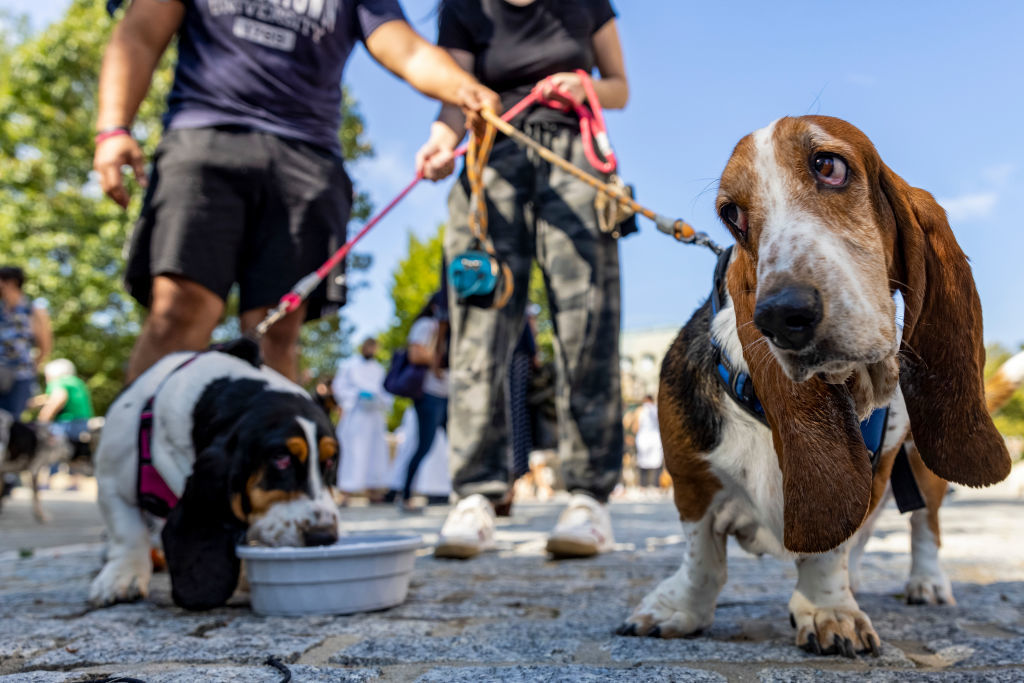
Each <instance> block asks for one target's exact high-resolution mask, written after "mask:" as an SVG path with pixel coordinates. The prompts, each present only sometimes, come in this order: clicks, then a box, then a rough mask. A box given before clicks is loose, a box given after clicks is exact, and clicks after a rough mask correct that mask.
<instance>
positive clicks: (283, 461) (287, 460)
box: [274, 455, 292, 470]
mask: <svg viewBox="0 0 1024 683" xmlns="http://www.w3.org/2000/svg"><path fill="white" fill-rule="evenodd" d="M291 466H292V456H290V455H279V456H278V457H276V458H274V467H276V468H277V469H279V470H286V469H288V468H289V467H291Z"/></svg>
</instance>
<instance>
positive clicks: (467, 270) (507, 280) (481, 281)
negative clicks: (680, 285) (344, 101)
mask: <svg viewBox="0 0 1024 683" xmlns="http://www.w3.org/2000/svg"><path fill="white" fill-rule="evenodd" d="M576 73H577V74H578V75H579V76H580V80H581V82H582V85H583V89H584V93H585V94H586V99H587V104H589V107H588V106H587V105H586V104H584V103H583V102H579V101H578V100H576V99H575V98H574V97H573V96H572V94H571V93H569V92H568V91H566V90H565V89H564V88H561V87H559V86H558V84H557V83H554V82H553V81H552V80H551V79H550V77H549V78H548V79H545V81H544V83H543V84H538V85H537V86H535V87H534V89H533V90H532V91H530V94H529V95H527V96H526V97H524V98H523V99H522V100H520V101H519V102H517V103H516V104H515V105H513V106H512V107H511V108H510V109H509V110H508V111H506V112H505V113H504V114H503V115H502V116H501V117H498V116H497V115H496V114H495V113H494V112H493V111H491V110H488V109H485V110H483V111H482V112H481V114H482V116H483V118H484V120H485V121H486V122H487V123H488V126H487V132H485V133H484V136H483V137H484V140H482V141H476V142H474V137H475V136H474V135H471V136H470V140H469V142H468V143H467V144H465V145H463V146H462V147H460V148H458V149H457V150H455V157H456V158H457V157H459V156H462V155H463V154H466V155H467V160H466V168H467V175H469V170H470V167H471V166H475V167H476V168H475V169H474V170H473V173H474V175H475V177H476V183H477V186H476V189H477V192H476V193H474V192H473V179H472V178H470V189H471V192H470V194H471V201H472V203H473V208H472V210H471V213H470V221H471V225H470V227H471V229H473V225H472V221H473V220H474V218H473V214H476V218H475V220H476V228H475V229H474V237H475V239H476V240H478V241H479V242H480V247H481V249H478V250H471V251H469V252H464V253H462V254H459V255H458V256H457V257H456V258H454V259H453V266H454V264H455V263H458V264H459V266H458V268H457V269H455V270H452V267H451V266H450V267H449V276H450V277H451V278H452V280H453V286H454V281H455V279H456V277H458V278H460V281H465V282H467V283H471V284H467V288H466V290H465V292H464V293H465V294H466V295H467V297H466V299H467V300H468V301H473V302H475V303H476V305H486V306H489V307H497V308H500V307H501V306H503V305H505V303H507V302H508V300H509V299H510V298H511V296H512V286H513V285H512V277H511V270H510V269H509V268H508V266H507V265H506V264H504V263H501V262H500V260H499V259H497V255H496V253H495V252H494V249H493V247H489V245H488V243H487V240H486V234H487V207H486V203H485V198H484V191H483V169H484V168H485V167H486V165H487V159H488V157H489V155H490V151H491V147H492V146H493V144H494V137H495V133H494V130H495V129H497V130H498V131H500V132H501V133H504V134H505V135H507V136H508V137H510V138H512V139H513V140H515V141H516V142H517V143H518V144H519V145H520V146H523V147H528V148H530V149H532V150H534V151H535V152H536V153H537V154H538V155H539V156H540V157H541V158H542V159H544V160H545V161H547V162H548V163H551V164H554V165H555V166H558V167H559V168H561V169H562V170H564V171H565V172H567V173H569V174H571V175H572V176H574V177H576V178H578V179H579V180H582V181H583V182H585V183H587V184H588V185H590V186H591V187H593V188H594V189H596V190H597V191H598V201H597V202H596V203H595V206H596V208H597V211H598V223H599V226H600V228H601V230H602V231H603V232H606V233H608V234H610V235H612V236H613V237H619V233H618V232H617V230H618V226H619V225H621V224H622V223H623V221H625V220H628V219H629V218H630V217H631V216H632V215H633V214H640V215H641V216H644V217H646V218H649V219H650V220H652V221H654V224H655V225H656V226H657V228H658V230H659V231H661V232H663V233H665V234H666V235H669V236H671V237H673V238H675V239H676V240H677V241H679V242H683V243H684V244H697V245H700V246H702V247H707V248H708V249H710V250H711V251H713V252H714V253H715V254H721V253H722V248H721V247H720V246H718V245H717V244H715V242H714V241H713V240H712V239H711V238H710V237H709V236H708V235H707V234H706V233H703V232H700V231H698V230H696V229H694V228H693V226H691V225H690V224H689V223H687V222H686V221H684V220H682V219H672V218H669V217H667V216H663V215H662V214H659V213H656V212H654V211H652V210H651V209H648V208H647V207H645V206H643V205H642V204H639V203H638V202H637V201H636V200H634V199H633V193H632V190H631V189H630V188H629V187H627V186H626V185H625V184H624V183H623V182H622V181H621V180H620V179H619V178H618V176H616V175H614V171H615V169H616V167H617V161H616V158H615V152H614V150H613V149H612V147H611V143H610V141H609V139H608V132H607V128H606V127H605V123H604V113H603V112H602V110H601V105H600V102H599V101H598V98H597V93H596V92H595V90H594V84H593V81H592V80H591V78H590V75H589V74H587V73H586V72H585V71H582V70H578V71H577V72H576ZM544 85H547V87H548V88H549V89H550V90H551V91H552V92H554V93H555V94H556V95H557V96H558V98H557V99H556V98H551V97H547V96H546V95H544V92H543V91H544V89H545V88H544ZM562 100H564V101H562ZM536 104H540V105H544V106H547V107H551V108H553V109H558V110H560V111H565V112H568V111H569V109H570V108H571V109H572V111H574V112H576V115H577V116H579V119H580V134H581V137H582V139H583V150H584V154H585V155H586V157H587V161H588V162H589V163H590V165H591V166H593V167H594V168H595V169H596V170H597V171H599V172H602V173H606V174H607V173H612V175H611V177H610V178H609V179H608V181H601V180H598V179H597V178H595V177H594V176H592V175H591V174H590V173H587V172H586V171H584V170H583V169H581V168H579V167H578V166H576V165H574V164H572V163H571V162H569V161H567V160H565V159H563V158H561V157H559V156H557V155H556V154H554V153H553V152H552V151H551V150H549V149H547V148H546V147H544V146H543V145H541V144H540V143H539V142H537V141H536V140H534V139H533V138H531V137H530V136H528V135H526V134H525V133H523V132H522V131H520V130H518V129H517V128H515V127H514V126H512V125H511V124H510V123H509V121H511V120H512V119H513V118H515V117H516V116H518V115H519V114H520V113H522V112H523V111H524V110H526V109H527V108H528V107H530V106H533V105H536ZM488 139H489V140H490V141H489V142H487V140H488ZM482 142H483V143H486V144H484V145H483V146H481V143H482ZM474 145H476V149H475V150H474V151H473V154H474V157H473V158H474V162H475V163H474V164H470V163H469V158H468V155H469V152H470V150H471V149H472V148H473V147H474ZM595 146H596V147H597V150H595ZM598 152H600V156H599V155H598ZM422 179H423V176H422V174H420V173H417V174H416V175H415V176H414V177H413V179H412V181H410V182H409V184H408V185H406V186H405V187H404V188H402V190H401V191H400V192H399V193H398V194H397V195H396V196H395V198H394V199H392V200H391V201H390V202H388V204H387V205H386V206H385V207H384V208H383V209H381V210H380V211H379V212H378V213H377V214H376V215H375V216H373V218H371V219H370V220H368V221H367V222H366V224H365V225H364V226H363V227H362V229H361V230H360V231H359V232H358V233H356V235H355V237H353V238H352V239H350V240H349V241H348V242H346V243H345V244H344V245H342V246H341V247H340V248H339V249H338V250H337V251H335V252H334V254H333V255H332V256H331V257H330V258H329V259H327V261H325V262H324V264H323V265H322V266H320V267H319V268H317V269H316V270H315V271H313V272H312V273H310V274H308V275H306V276H305V277H303V278H302V279H301V280H299V281H298V282H297V283H295V285H294V286H293V287H292V289H291V291H290V292H288V293H287V294H285V295H284V296H282V297H281V299H280V301H279V302H278V304H277V306H275V307H274V308H272V309H271V310H270V311H268V312H267V315H266V317H265V318H264V319H263V320H262V321H261V322H260V323H259V324H258V325H257V326H256V327H255V328H254V329H253V330H252V331H250V332H249V333H248V334H247V335H246V336H247V337H248V338H250V339H252V340H253V341H259V340H260V339H261V338H262V337H263V335H265V334H266V333H267V330H269V329H270V327H271V326H272V325H273V324H274V323H276V322H277V321H278V320H280V319H281V318H283V317H284V316H286V315H288V314H289V313H291V312H293V311H295V310H297V309H298V308H299V306H301V305H302V302H303V301H305V300H306V298H307V297H309V295H310V294H312V293H313V290H315V289H316V288H317V286H318V285H319V284H320V283H321V282H323V280H324V278H326V277H327V275H328V274H329V273H330V272H331V270H332V269H333V268H334V267H335V266H337V265H338V264H339V263H341V262H342V260H343V259H344V258H345V257H346V256H348V254H349V253H350V252H351V251H352V248H353V247H354V246H355V245H356V244H357V243H358V242H359V240H361V239H362V238H363V237H365V236H366V233H368V232H370V230H372V229H373V228H374V227H375V226H376V225H377V224H378V223H379V222H380V221H381V219H383V218H384V216H386V215H387V214H388V213H389V212H390V211H391V210H392V209H393V208H395V206H396V205H397V204H398V203H399V202H400V201H402V200H403V199H405V196H406V195H407V194H409V192H410V191H412V189H413V188H414V187H415V186H416V185H417V183H419V182H420V181H421V180H422ZM474 194H475V199H474V198H473V195H474ZM474 251H476V252H477V253H476V254H474V253H473V252H474ZM492 259H493V261H492ZM467 274H471V275H472V277H470V276H469V275H467ZM499 280H504V282H499ZM488 288H490V293H488V291H487V290H488ZM499 290H500V291H499ZM456 291H457V292H458V289H457V288H456ZM495 292H498V293H495ZM474 297H481V298H477V299H474ZM462 298H463V297H462V296H461V294H460V299H462ZM495 304H498V305H497V306H495Z"/></svg>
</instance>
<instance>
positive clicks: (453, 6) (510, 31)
mask: <svg viewBox="0 0 1024 683" xmlns="http://www.w3.org/2000/svg"><path fill="white" fill-rule="evenodd" d="M614 18H615V10H614V9H612V5H611V2H610V0H534V1H533V2H532V3H530V4H529V5H526V6H525V7H518V6H516V5H512V4H510V3H508V2H506V0H444V2H443V3H442V5H441V10H440V17H439V21H438V24H439V26H438V36H437V44H438V45H440V46H441V47H445V48H455V49H459V50H466V51H467V52H470V53H472V54H473V55H474V56H475V58H476V62H475V65H474V73H475V75H476V77H477V78H478V79H479V80H480V82H481V83H483V84H484V85H486V86H487V87H489V88H491V89H492V90H494V91H495V92H497V93H498V94H499V95H501V104H502V106H503V107H504V108H505V109H508V108H509V107H511V106H512V105H514V104H516V103H517V102H518V101H519V100H521V99H522V98H524V97H526V95H528V94H529V92H530V89H531V88H533V86H534V85H536V84H537V82H538V81H540V80H541V79H543V78H545V77H547V76H550V75H552V74H556V73H559V72H561V71H575V70H576V69H583V70H584V71H586V72H587V73H590V72H591V71H592V70H593V68H594V48H593V40H592V39H593V36H594V33H595V32H596V31H597V30H598V29H600V28H601V27H602V26H604V25H605V24H606V23H608V22H609V21H610V20H612V19H614ZM527 117H528V119H529V120H530V121H553V122H559V123H563V122H566V121H575V120H576V116H575V114H562V113H560V112H557V111H555V110H554V109H551V108H549V107H534V108H533V109H532V110H530V112H529V113H528V114H527Z"/></svg>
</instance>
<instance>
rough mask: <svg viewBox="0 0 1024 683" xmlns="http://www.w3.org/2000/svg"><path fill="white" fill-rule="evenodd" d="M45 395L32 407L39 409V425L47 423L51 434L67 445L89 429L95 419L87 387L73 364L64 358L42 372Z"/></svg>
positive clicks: (56, 360) (49, 365) (54, 361)
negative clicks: (66, 442) (59, 437)
mask: <svg viewBox="0 0 1024 683" xmlns="http://www.w3.org/2000/svg"><path fill="white" fill-rule="evenodd" d="M43 374H44V375H45V377H46V393H45V394H44V395H42V396H38V397H36V399H35V403H37V404H39V405H41V408H40V409H39V421H40V422H45V423H49V424H51V425H52V426H53V429H54V431H56V432H59V433H61V434H63V435H64V436H65V437H67V438H68V440H69V441H78V440H79V437H80V436H81V434H82V433H83V432H86V431H88V429H89V420H90V419H91V418H92V417H93V416H94V415H95V412H94V411H93V407H92V396H91V395H90V394H89V387H87V386H86V384H85V382H83V381H82V379H81V378H80V377H79V376H78V372H77V370H76V369H75V364H74V363H72V362H71V361H69V360H68V359H67V358H57V359H54V360H52V361H50V362H49V363H47V364H46V366H45V367H44V368H43Z"/></svg>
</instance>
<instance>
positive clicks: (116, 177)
mask: <svg viewBox="0 0 1024 683" xmlns="http://www.w3.org/2000/svg"><path fill="white" fill-rule="evenodd" d="M123 166H131V167H132V170H133V171H134V173H135V181H136V182H138V184H139V185H140V186H141V187H146V185H148V184H149V178H148V177H147V176H146V166H145V157H143V155H142V148H140V147H139V143H138V142H136V141H135V138H133V137H132V136H130V135H115V136H114V137H109V138H107V139H105V140H103V141H101V142H100V143H99V144H98V145H96V153H95V155H94V156H93V160H92V167H93V168H94V169H95V170H96V173H98V174H99V176H100V188H101V189H102V190H103V193H104V194H106V195H107V196H108V197H110V198H111V199H113V200H114V201H115V202H117V203H118V204H119V205H120V206H121V208H123V209H126V208H128V200H129V199H130V197H129V195H128V190H127V189H126V188H125V186H124V179H123V178H122V176H121V168H122V167H123Z"/></svg>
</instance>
